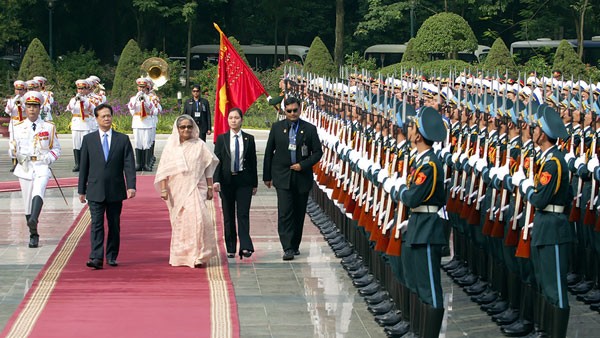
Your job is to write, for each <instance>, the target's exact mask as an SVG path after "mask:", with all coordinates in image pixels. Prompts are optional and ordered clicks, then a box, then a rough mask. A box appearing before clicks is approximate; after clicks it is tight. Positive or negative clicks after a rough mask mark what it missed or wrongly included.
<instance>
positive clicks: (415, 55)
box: [402, 38, 429, 63]
mask: <svg viewBox="0 0 600 338" xmlns="http://www.w3.org/2000/svg"><path fill="white" fill-rule="evenodd" d="M411 61H412V62H417V63H423V62H427V61H429V58H428V57H427V54H426V53H423V52H419V51H417V50H416V49H415V39H414V38H412V39H410V40H408V43H407V44H406V51H405V52H404V55H402V62H411Z"/></svg>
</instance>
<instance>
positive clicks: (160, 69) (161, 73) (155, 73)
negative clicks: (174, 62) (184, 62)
mask: <svg viewBox="0 0 600 338" xmlns="http://www.w3.org/2000/svg"><path fill="white" fill-rule="evenodd" d="M140 68H141V69H142V71H144V72H145V74H144V75H142V76H145V77H148V78H150V79H152V81H153V82H154V89H158V88H159V87H160V86H162V85H164V84H165V83H167V81H169V65H168V64H167V62H166V61H165V60H163V59H161V58H158V57H151V58H148V59H146V61H144V62H143V63H142V65H141V66H140Z"/></svg>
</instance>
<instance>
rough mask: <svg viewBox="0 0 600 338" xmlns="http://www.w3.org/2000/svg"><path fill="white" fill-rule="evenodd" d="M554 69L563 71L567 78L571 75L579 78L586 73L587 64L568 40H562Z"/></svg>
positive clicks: (557, 50)
mask: <svg viewBox="0 0 600 338" xmlns="http://www.w3.org/2000/svg"><path fill="white" fill-rule="evenodd" d="M552 69H554V70H559V71H561V72H562V73H563V75H564V77H565V79H566V78H570V77H571V76H573V77H574V78H575V79H577V78H580V77H582V76H584V75H585V74H586V71H585V65H584V64H583V62H581V60H580V59H579V57H578V56H577V53H575V50H574V49H573V47H572V46H571V45H570V44H569V42H568V41H567V40H562V41H561V42H560V45H558V48H557V49H556V54H554V64H553V65H552Z"/></svg>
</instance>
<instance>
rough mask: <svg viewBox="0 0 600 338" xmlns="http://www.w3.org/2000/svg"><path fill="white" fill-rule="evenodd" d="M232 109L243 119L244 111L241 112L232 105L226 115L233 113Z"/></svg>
mask: <svg viewBox="0 0 600 338" xmlns="http://www.w3.org/2000/svg"><path fill="white" fill-rule="evenodd" d="M234 111H236V112H237V113H238V114H240V118H241V119H242V120H243V119H244V113H242V110H241V109H240V108H238V107H233V108H231V109H229V113H227V117H229V114H231V113H233V112H234Z"/></svg>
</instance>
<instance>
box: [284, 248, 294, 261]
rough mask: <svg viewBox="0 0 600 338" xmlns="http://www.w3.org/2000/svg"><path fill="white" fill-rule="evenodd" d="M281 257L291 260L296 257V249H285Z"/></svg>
mask: <svg viewBox="0 0 600 338" xmlns="http://www.w3.org/2000/svg"><path fill="white" fill-rule="evenodd" d="M281 259H283V260H284V261H291V260H292V259H294V250H285V251H284V252H283V257H281Z"/></svg>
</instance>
